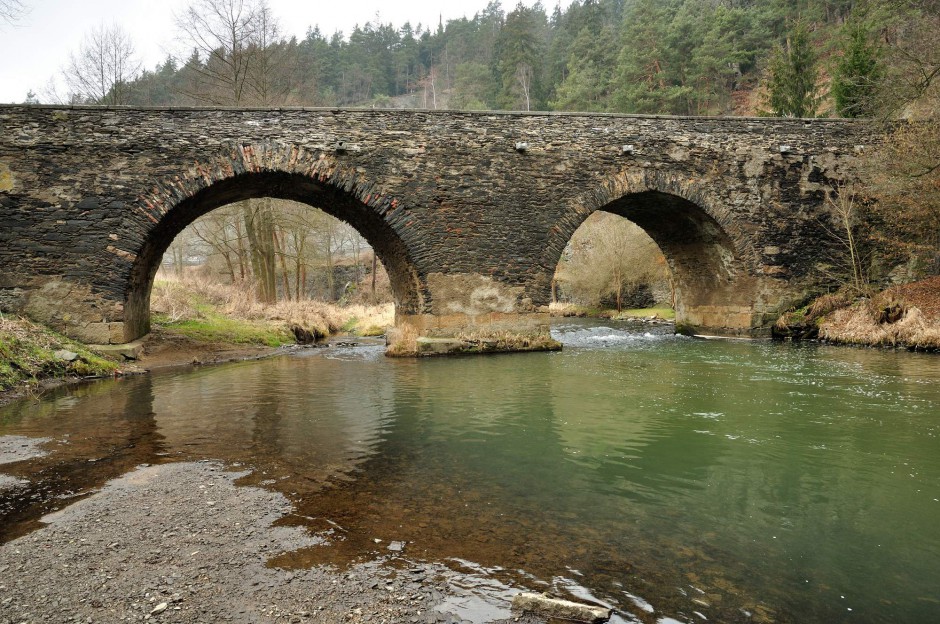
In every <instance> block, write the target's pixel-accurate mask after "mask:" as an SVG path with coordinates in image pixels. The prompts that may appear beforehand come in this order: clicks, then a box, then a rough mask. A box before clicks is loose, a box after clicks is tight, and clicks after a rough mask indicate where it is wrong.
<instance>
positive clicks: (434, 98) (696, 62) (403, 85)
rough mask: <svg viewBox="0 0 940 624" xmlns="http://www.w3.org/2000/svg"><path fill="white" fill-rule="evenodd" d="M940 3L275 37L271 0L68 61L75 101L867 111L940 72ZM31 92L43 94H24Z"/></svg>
mask: <svg viewBox="0 0 940 624" xmlns="http://www.w3.org/2000/svg"><path fill="white" fill-rule="evenodd" d="M938 15H940V11H938V7H937V2H936V0H575V1H574V2H571V3H570V4H569V5H568V6H567V7H562V6H561V5H558V6H556V7H555V8H554V9H553V10H551V11H548V10H546V8H545V7H544V6H543V5H542V4H540V3H536V4H534V5H533V6H532V7H526V6H525V5H524V4H522V3H519V4H518V5H516V6H515V7H513V8H512V9H510V10H508V11H507V10H505V9H504V8H503V7H502V5H501V4H500V3H499V2H498V1H497V0H492V1H491V2H490V3H489V4H488V5H486V6H485V7H481V9H480V10H479V11H478V12H477V13H476V14H475V15H474V16H473V17H472V18H466V17H465V18H460V19H454V20H449V21H447V22H442V23H438V24H433V25H428V24H417V25H414V24H411V23H405V24H398V25H396V24H391V23H381V22H378V21H366V22H365V23H363V24H362V25H357V26H356V27H354V28H353V30H352V32H350V33H341V32H336V33H329V34H328V33H323V32H321V31H320V30H319V28H317V26H316V25H315V24H312V25H310V27H309V29H308V31H307V34H306V36H305V37H304V38H303V39H297V38H296V37H285V36H283V35H282V30H281V27H280V26H279V22H278V17H281V18H285V17H287V16H275V15H274V14H273V13H272V11H271V10H270V8H269V7H268V6H267V4H266V3H265V2H264V1H263V0H195V1H194V2H193V3H192V4H191V5H190V7H189V9H188V10H187V11H186V12H184V13H182V14H180V15H177V16H176V24H177V29H178V40H179V42H180V47H179V49H180V50H183V52H181V53H180V54H179V55H178V56H169V57H168V58H167V59H166V60H165V61H164V62H162V63H161V64H159V65H158V66H157V67H154V68H143V69H142V68H141V67H140V65H139V63H138V62H137V61H136V60H135V59H136V56H135V54H134V42H133V41H132V40H130V38H129V37H128V36H127V34H126V33H125V32H124V31H123V30H122V29H121V28H120V25H111V26H106V25H102V26H100V27H99V28H98V29H96V30H95V31H93V32H91V33H88V36H87V38H86V39H85V43H84V44H83V45H82V47H81V48H80V49H79V50H76V51H74V53H73V54H72V56H71V59H70V60H69V62H68V63H67V65H66V67H65V68H64V76H65V78H66V82H67V84H68V91H67V93H66V94H60V95H48V96H44V98H43V99H47V100H48V99H56V98H58V99H59V100H62V101H67V102H70V103H89V104H112V105H114V104H128V105H148V106H166V105H200V104H202V105H206V104H210V105H235V106H367V107H376V108H379V107H383V108H384V107H392V108H429V109H442V108H446V109H464V110H485V109H503V110H526V111H530V110H531V111H534V110H556V111H598V112H617V113H662V114H679V115H704V114H709V115H725V114H773V115H779V116H805V117H813V116H868V115H876V114H884V113H891V112H897V109H898V108H900V107H904V106H907V105H908V104H909V103H910V102H911V101H913V100H917V99H919V98H921V97H922V96H923V95H924V94H925V92H926V91H928V90H929V89H930V87H931V84H932V83H933V79H934V77H935V75H936V71H937V68H938V67H940V52H938V46H937V45H936V42H937V41H938V39H940V28H938ZM32 97H34V98H35V96H32Z"/></svg>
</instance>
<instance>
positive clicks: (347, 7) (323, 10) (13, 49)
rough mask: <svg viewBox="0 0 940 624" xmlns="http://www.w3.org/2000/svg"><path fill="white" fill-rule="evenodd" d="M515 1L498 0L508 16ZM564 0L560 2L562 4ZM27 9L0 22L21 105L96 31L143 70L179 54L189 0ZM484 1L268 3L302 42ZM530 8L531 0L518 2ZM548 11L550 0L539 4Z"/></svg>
mask: <svg viewBox="0 0 940 624" xmlns="http://www.w3.org/2000/svg"><path fill="white" fill-rule="evenodd" d="M516 3H517V0H504V1H503V3H502V4H503V10H504V11H507V12H508V11H510V10H512V8H513V7H514V6H515V5H516ZM568 3H569V0H564V2H563V6H567V4H568ZM24 4H25V5H26V6H27V9H28V12H27V13H26V14H25V15H24V16H23V17H22V18H21V19H20V20H19V21H18V22H17V23H16V24H14V25H8V24H6V23H2V22H0V102H4V103H8V102H22V101H24V100H25V99H26V94H27V92H28V91H29V90H30V89H32V90H33V91H35V92H36V93H39V94H42V93H44V92H45V91H46V90H47V85H48V83H49V81H50V79H54V80H56V81H57V82H59V83H61V77H60V76H61V70H62V68H63V67H64V66H65V65H66V64H67V63H68V58H69V53H70V52H72V51H74V50H77V49H78V47H79V46H80V45H81V42H82V38H83V37H84V36H85V34H86V33H87V32H89V31H90V30H91V29H92V28H94V27H95V26H97V25H99V24H101V23H106V24H111V23H116V24H119V25H120V26H121V27H122V28H124V30H125V31H127V32H128V33H129V34H130V36H131V38H132V39H133V41H134V45H135V47H136V49H137V54H138V56H139V57H140V58H141V60H142V61H143V65H144V67H146V68H148V69H152V68H153V67H154V66H155V65H156V64H157V63H159V62H161V61H163V59H165V58H166V56H167V54H169V53H174V52H178V51H179V50H180V45H179V42H178V41H176V40H175V37H176V28H175V27H174V25H173V19H174V13H181V12H182V11H183V9H184V8H185V7H186V6H187V5H188V4H189V0H24ZM486 4H487V0H407V1H404V2H402V1H397V0H384V1H383V0H326V1H324V0H268V5H269V6H270V7H271V10H272V11H273V12H274V14H275V16H276V17H277V18H278V20H279V22H280V25H281V28H282V30H283V31H284V33H285V35H287V36H290V35H296V36H297V37H298V38H303V36H304V35H305V34H306V32H307V28H308V27H310V26H314V25H318V26H319V27H320V30H321V32H323V33H324V34H326V35H330V34H332V33H333V32H335V31H336V30H341V31H343V33H344V34H345V35H346V36H348V35H349V32H350V31H351V30H352V28H353V26H354V25H356V24H360V25H361V24H365V23H366V22H369V21H375V17H376V14H377V13H378V16H379V20H380V21H381V22H382V23H388V22H391V23H393V24H394V25H395V26H401V25H402V24H404V23H405V22H406V21H410V22H411V25H412V26H417V25H418V23H419V22H420V23H421V24H424V25H427V24H433V25H435V26H436V25H437V23H438V20H439V19H440V18H441V17H443V19H444V22H445V23H446V22H447V20H448V19H455V18H460V17H463V16H466V17H468V18H472V17H473V15H474V14H475V13H477V12H479V11H482V10H483V9H484V8H485V7H486ZM524 4H526V5H527V6H532V4H534V0H524ZM543 4H544V5H545V6H546V8H547V9H550V8H553V7H554V6H555V2H552V1H549V2H543Z"/></svg>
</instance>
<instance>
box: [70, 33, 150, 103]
mask: <svg viewBox="0 0 940 624" xmlns="http://www.w3.org/2000/svg"><path fill="white" fill-rule="evenodd" d="M138 71H140V62H139V61H138V60H137V58H136V56H135V51H134V44H133V42H132V41H131V38H130V35H128V34H127V32H125V31H124V29H122V28H121V27H120V26H118V25H117V24H112V25H110V26H107V25H105V24H100V25H99V26H97V27H95V28H94V29H93V30H92V31H91V32H90V33H88V34H87V35H86V36H85V39H84V41H83V42H82V44H81V46H80V47H79V49H78V52H77V53H72V54H71V57H70V60H69V65H68V68H67V69H66V70H64V71H63V74H64V77H65V81H66V84H67V85H68V89H69V99H70V100H71V101H77V102H81V103H89V104H108V105H117V104H127V103H128V101H129V96H130V88H129V83H130V82H131V81H132V80H134V78H135V77H136V75H137V72H138Z"/></svg>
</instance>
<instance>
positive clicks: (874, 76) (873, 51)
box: [832, 21, 881, 117]
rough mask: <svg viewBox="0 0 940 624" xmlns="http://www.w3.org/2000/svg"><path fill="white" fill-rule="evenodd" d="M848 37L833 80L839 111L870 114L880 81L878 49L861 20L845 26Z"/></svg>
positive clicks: (842, 112)
mask: <svg viewBox="0 0 940 624" xmlns="http://www.w3.org/2000/svg"><path fill="white" fill-rule="evenodd" d="M845 30H846V31H847V33H846V34H847V37H846V39H845V43H844V45H845V48H844V51H843V55H842V58H841V59H839V64H838V65H837V67H836V71H835V76H834V77H833V81H832V95H833V97H834V98H835V101H836V110H837V111H838V112H839V114H840V115H842V116H843V117H870V116H871V115H872V114H873V113H874V110H875V91H876V89H877V87H878V84H879V82H880V80H881V65H880V63H879V60H878V49H877V48H876V47H875V46H874V45H872V44H871V43H870V42H869V38H868V29H867V28H865V26H864V24H862V23H861V22H858V21H854V22H850V23H847V24H846V25H845Z"/></svg>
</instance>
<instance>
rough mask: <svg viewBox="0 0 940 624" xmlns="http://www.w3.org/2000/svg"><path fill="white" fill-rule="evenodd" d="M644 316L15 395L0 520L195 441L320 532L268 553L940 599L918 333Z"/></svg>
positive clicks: (628, 581) (763, 606)
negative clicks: (651, 320) (507, 348)
mask: <svg viewBox="0 0 940 624" xmlns="http://www.w3.org/2000/svg"><path fill="white" fill-rule="evenodd" d="M650 331H651V330H649V329H643V328H635V327H630V326H628V325H623V324H620V325H611V324H608V325H606V326H605V325H602V324H599V323H593V322H578V323H565V324H562V325H559V326H558V327H557V328H556V335H557V337H558V338H560V339H561V340H562V341H563V342H564V343H565V349H564V351H562V352H560V353H545V354H519V355H502V356H494V357H471V358H453V359H436V360H423V361H415V360H401V359H387V358H385V357H383V356H382V349H381V347H378V346H373V347H357V348H349V349H337V348H331V349H321V350H313V351H305V352H302V353H301V354H299V355H296V356H290V357H281V358H276V359H271V360H266V361H260V362H250V363H241V364H234V365H226V366H220V367H214V368H205V369H199V370H195V371H192V372H176V373H169V374H159V375H153V376H149V377H140V378H134V379H127V380H123V381H118V382H108V383H99V384H94V385H91V386H87V387H83V388H77V389H71V390H66V391H63V392H60V393H57V394H55V395H53V396H51V397H49V398H47V399H46V400H44V401H42V402H38V403H37V402H31V403H20V404H17V405H14V406H11V407H10V408H7V409H6V410H5V411H2V412H0V435H6V434H21V435H43V436H46V437H51V438H53V439H55V440H57V441H59V443H58V444H54V445H53V448H54V449H55V450H56V452H55V453H54V454H53V455H50V456H49V457H47V458H43V459H39V460H32V461H31V462H27V463H25V464H22V465H16V466H14V467H13V468H10V467H4V469H3V471H5V472H11V471H12V472H14V473H16V474H21V475H24V476H25V475H31V476H30V477H29V478H32V479H33V481H34V484H35V485H34V491H33V493H38V496H37V497H36V498H30V497H29V496H28V495H27V496H24V497H22V498H23V499H22V500H17V501H13V502H9V501H8V504H7V505H6V507H3V508H2V509H0V511H5V513H6V517H5V519H4V520H3V526H4V527H5V529H4V531H5V533H4V534H5V536H6V537H11V536H14V535H16V534H19V533H21V532H22V531H24V530H28V528H29V527H30V526H33V525H32V524H30V523H31V522H32V520H33V519H34V518H35V517H36V516H37V514H38V513H41V512H42V511H45V510H48V509H51V508H53V507H55V506H57V505H61V504H64V503H63V501H67V500H68V496H69V495H78V494H81V493H82V492H84V491H86V490H87V489H89V488H92V487H95V486H96V485H99V484H100V483H101V482H102V481H103V480H105V479H107V478H110V477H112V476H116V475H117V474H121V473H122V472H124V471H126V470H128V469H130V468H131V467H133V466H134V465H136V464H138V463H141V462H151V463H153V462H159V461H175V460H178V459H203V458H212V459H221V460H223V461H226V462H229V463H241V464H247V465H250V466H253V467H254V468H255V469H256V471H255V474H254V476H253V477H252V482H253V483H262V484H264V485H265V486H267V487H273V488H276V489H278V490H280V491H282V492H284V493H285V494H287V495H288V496H289V497H290V498H291V499H292V500H293V501H295V503H296V505H297V509H298V512H297V514H296V515H295V516H293V517H291V518H290V520H289V521H290V522H292V523H296V524H302V525H305V526H308V527H309V528H310V530H311V531H315V532H322V533H323V534H324V535H325V536H327V537H328V538H329V540H330V544H329V545H327V546H322V547H317V548H313V549H310V550H308V551H302V552H298V553H293V554H291V555H288V556H285V557H282V558H281V559H279V560H277V561H275V562H274V563H275V564H277V565H283V566H306V565H313V564H316V563H324V562H325V563H333V564H338V565H343V564H345V563H348V562H349V561H353V560H359V559H367V558H374V557H376V556H379V555H383V554H388V551H387V550H386V549H385V546H386V544H388V543H389V542H390V541H392V540H397V541H404V542H406V547H405V553H404V554H405V555H406V556H407V557H410V558H412V559H428V560H434V561H451V562H452V565H454V566H458V567H459V566H464V567H466V566H471V564H472V565H473V566H475V569H477V570H478V571H479V570H485V572H486V574H487V575H489V576H492V577H493V578H495V579H498V580H500V581H501V582H503V583H506V584H510V585H516V586H526V587H530V588H534V589H545V588H549V587H553V588H554V589H555V590H556V591H562V592H564V591H567V592H569V593H573V594H575V595H581V596H585V595H588V594H590V595H592V596H593V597H595V598H596V599H599V600H602V601H605V602H608V603H610V604H613V605H615V606H617V607H618V608H619V609H620V615H619V617H620V621H642V622H668V621H669V619H670V618H671V619H672V620H677V621H680V622H704V621H706V620H705V619H703V618H707V621H719V622H771V621H773V622H933V621H940V452H938V451H940V439H938V434H940V357H938V356H936V355H923V354H910V353H903V352H889V351H878V350H867V349H853V348H837V347H826V346H818V345H796V346H794V345H784V344H772V343H753V342H726V341H702V340H694V339H688V338H682V337H674V336H671V335H667V334H664V333H656V332H654V333H649V332H650ZM89 459H92V460H94V461H89ZM63 492H65V493H66V495H65V496H64V497H63ZM70 493H71V494H70ZM375 540H382V541H381V542H376V541H375ZM471 619H472V618H471Z"/></svg>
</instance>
